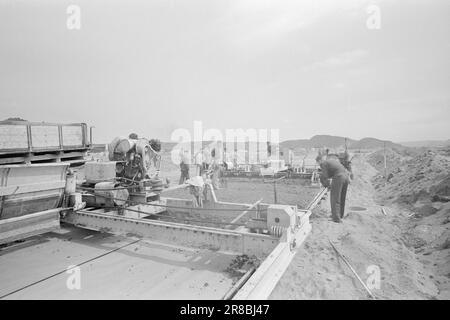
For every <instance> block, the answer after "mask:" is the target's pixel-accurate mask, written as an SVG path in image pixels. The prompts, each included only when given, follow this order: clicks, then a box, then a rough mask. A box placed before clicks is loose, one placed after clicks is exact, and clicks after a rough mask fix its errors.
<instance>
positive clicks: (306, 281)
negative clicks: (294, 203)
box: [271, 155, 450, 299]
mask: <svg viewBox="0 0 450 320" xmlns="http://www.w3.org/2000/svg"><path fill="white" fill-rule="evenodd" d="M353 164H354V172H355V179H354V180H353V181H352V183H351V185H350V187H349V193H348V198H347V209H346V211H347V216H346V218H345V219H344V220H343V223H342V224H337V223H334V222H332V221H330V217H329V216H330V204H329V199H327V201H323V202H322V203H321V205H320V207H319V208H317V209H316V210H315V212H314V213H313V216H312V217H311V219H312V227H313V229H312V232H311V234H310V235H309V236H308V238H307V239H306V241H305V243H304V244H303V246H302V247H301V248H300V249H299V252H298V253H297V255H296V256H295V257H294V260H293V261H292V263H291V264H290V266H289V268H288V270H287V271H286V273H285V274H284V275H283V277H282V279H281V280H280V282H279V283H278V285H277V287H276V288H275V290H274V292H273V293H272V296H271V298H272V299H367V298H368V295H367V293H366V292H365V290H364V289H363V287H362V285H361V284H360V283H359V282H358V281H357V280H356V278H355V276H354V275H353V274H352V273H351V271H350V270H349V269H348V267H347V266H346V265H345V264H344V262H343V261H342V260H341V259H340V258H338V256H337V255H336V253H335V252H334V250H333V248H332V247H331V245H330V243H329V240H328V239H330V240H331V241H333V243H334V244H335V245H336V247H337V248H338V250H340V252H341V253H342V254H344V255H345V256H346V258H347V259H348V260H349V261H350V263H351V264H352V265H353V267H354V269H355V270H356V272H357V273H358V274H359V276H360V277H361V278H362V280H363V281H364V282H366V284H367V283H368V281H369V280H370V279H374V278H373V277H372V278H371V274H372V275H373V274H374V273H373V272H374V270H379V272H380V273H379V275H380V282H379V284H380V285H379V287H377V286H376V285H375V286H372V292H373V293H374V295H375V296H376V297H377V298H380V299H433V298H439V299H448V298H450V294H449V293H450V291H449V288H448V270H447V271H446V270H445V269H446V268H447V269H448V267H447V265H448V261H450V260H449V259H448V254H449V253H448V251H449V250H450V249H439V251H433V250H432V249H431V248H432V247H429V248H430V251H427V250H428V249H427V250H424V251H423V252H422V253H418V252H417V249H416V248H415V247H414V246H413V245H412V243H411V242H410V241H409V239H410V238H409V237H408V232H409V231H410V230H413V229H411V228H410V225H409V221H410V219H411V218H410V214H411V211H410V210H409V209H408V208H405V207H402V206H399V205H397V204H395V203H393V204H390V203H383V204H385V205H386V206H385V207H384V208H385V211H386V213H387V215H384V214H383V213H382V211H381V206H380V204H381V203H380V200H379V197H378V196H377V194H378V192H377V191H376V190H375V188H374V186H373V184H372V182H373V179H374V178H375V177H376V176H377V175H379V174H380V173H379V171H378V170H376V169H375V168H374V167H373V166H372V165H370V164H369V163H368V159H367V158H366V156H364V155H361V156H358V157H356V158H355V159H354V161H353ZM379 189H380V188H379ZM433 226H434V225H433ZM436 226H437V224H436ZM441 226H442V225H440V226H439V228H440V227H441ZM433 230H434V229H433ZM435 234H438V232H437V231H436V233H435ZM427 248H428V247H427ZM430 252H431V253H430ZM436 252H437V253H436ZM372 284H373V283H372Z"/></svg>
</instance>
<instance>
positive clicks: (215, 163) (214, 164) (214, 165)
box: [210, 149, 220, 190]
mask: <svg viewBox="0 0 450 320" xmlns="http://www.w3.org/2000/svg"><path fill="white" fill-rule="evenodd" d="M210 168H211V171H212V175H211V183H212V186H213V188H214V190H217V189H219V175H220V162H219V159H217V157H216V149H212V150H211V167H210Z"/></svg>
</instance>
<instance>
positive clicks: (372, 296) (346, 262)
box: [328, 239, 376, 300]
mask: <svg viewBox="0 0 450 320" xmlns="http://www.w3.org/2000/svg"><path fill="white" fill-rule="evenodd" d="M328 241H329V242H330V244H331V246H332V247H333V249H334V251H336V253H337V254H338V256H339V257H341V259H342V260H344V262H345V264H346V265H347V267H349V268H350V270H351V271H352V272H353V274H354V275H355V277H356V278H357V279H358V280H359V282H360V283H361V284H362V286H363V287H364V289H366V291H367V293H368V294H369V295H370V297H371V298H372V299H374V300H375V299H376V298H375V296H374V295H373V293H372V292H371V291H370V289H369V288H368V287H367V286H366V284H365V283H364V281H362V280H361V278H360V277H359V275H358V274H357V273H356V271H355V269H353V267H352V265H351V264H350V262H348V260H347V258H345V256H343V255H342V254H341V253H340V252H339V251H338V249H337V248H336V247H335V246H334V244H333V242H331V240H330V239H328Z"/></svg>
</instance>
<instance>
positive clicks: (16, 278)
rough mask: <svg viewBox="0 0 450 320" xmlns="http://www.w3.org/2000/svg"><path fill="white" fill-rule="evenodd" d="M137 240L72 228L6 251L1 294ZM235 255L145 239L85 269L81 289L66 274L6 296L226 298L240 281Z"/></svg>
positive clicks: (1, 257)
mask: <svg viewBox="0 0 450 320" xmlns="http://www.w3.org/2000/svg"><path fill="white" fill-rule="evenodd" d="M134 240H136V239H133V238H130V237H120V236H114V235H110V234H105V233H99V232H95V231H90V230H85V229H79V228H75V227H68V226H66V227H65V228H63V229H61V230H60V231H59V232H58V233H47V234H45V235H41V236H37V237H32V238H29V239H27V240H26V241H25V242H23V243H18V244H14V245H13V246H9V247H6V248H2V250H1V251H0V284H1V285H0V296H3V295H5V294H7V293H10V292H12V291H15V290H17V289H19V288H22V287H24V286H26V285H28V284H31V283H34V282H36V281H39V280H41V279H44V278H46V277H48V276H50V275H52V274H55V273H58V272H60V271H65V270H66V269H67V268H68V267H69V266H70V265H76V264H79V263H81V262H83V261H87V260H89V259H91V258H95V257H98V256H100V255H102V254H105V253H107V252H108V251H110V250H112V249H115V248H118V247H121V246H123V245H126V244H129V243H131V242H133V241H134ZM233 259H235V256H234V255H226V254H222V253H219V252H213V251H209V250H199V249H191V248H183V247H179V246H177V247H175V246H170V245H166V244H161V243H157V242H152V241H148V240H141V241H139V242H137V243H135V244H132V245H130V246H127V247H125V248H122V249H120V250H118V251H115V252H113V253H110V254H108V255H105V256H103V257H99V258H98V259H95V260H92V261H90V262H88V263H86V264H83V265H82V266H81V269H80V276H81V277H80V280H81V282H80V284H81V288H80V290H69V289H68V287H67V285H66V283H67V280H68V278H69V277H70V274H68V273H66V272H63V273H61V274H59V275H56V276H54V277H51V278H49V279H47V280H45V281H43V282H40V283H37V284H35V285H33V286H31V287H29V288H26V289H24V290H21V291H19V292H17V293H14V294H12V295H9V296H7V297H6V299H220V298H222V297H223V295H224V294H225V293H226V292H227V291H228V290H229V288H231V286H232V283H233V281H234V280H235V279H233V276H231V275H229V274H228V273H227V272H226V268H227V267H228V266H229V265H230V263H231V262H232V261H233Z"/></svg>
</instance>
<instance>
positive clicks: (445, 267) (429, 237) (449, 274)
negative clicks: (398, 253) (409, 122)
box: [369, 148, 450, 299]
mask: <svg viewBox="0 0 450 320" xmlns="http://www.w3.org/2000/svg"><path fill="white" fill-rule="evenodd" d="M378 156H379V155H378V154H376V153H374V154H372V155H371V157H370V158H369V161H370V162H374V161H376V159H377V157H378ZM396 156H397V158H398V161H396V162H393V163H392V165H391V167H390V171H391V172H392V175H391V177H390V179H389V180H388V181H387V180H386V179H385V177H383V176H382V175H377V176H375V177H374V178H373V183H374V185H375V188H376V189H377V191H378V192H377V200H378V202H379V203H381V204H387V205H390V206H396V207H398V208H401V209H403V210H406V211H407V212H408V216H407V218H406V219H405V220H404V221H403V224H402V230H403V237H404V241H405V243H406V245H407V246H408V248H410V249H411V250H412V251H414V253H415V254H416V257H417V259H418V261H420V262H421V263H422V264H424V265H425V266H426V268H427V269H428V270H429V271H430V272H431V273H432V275H431V277H432V279H433V281H434V283H435V285H436V287H437V289H438V294H437V295H436V297H437V298H447V299H448V298H450V264H449V262H450V201H449V200H450V148H446V149H433V150H422V152H420V153H419V154H417V155H416V156H413V157H404V156H402V155H400V154H397V155H396Z"/></svg>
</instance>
